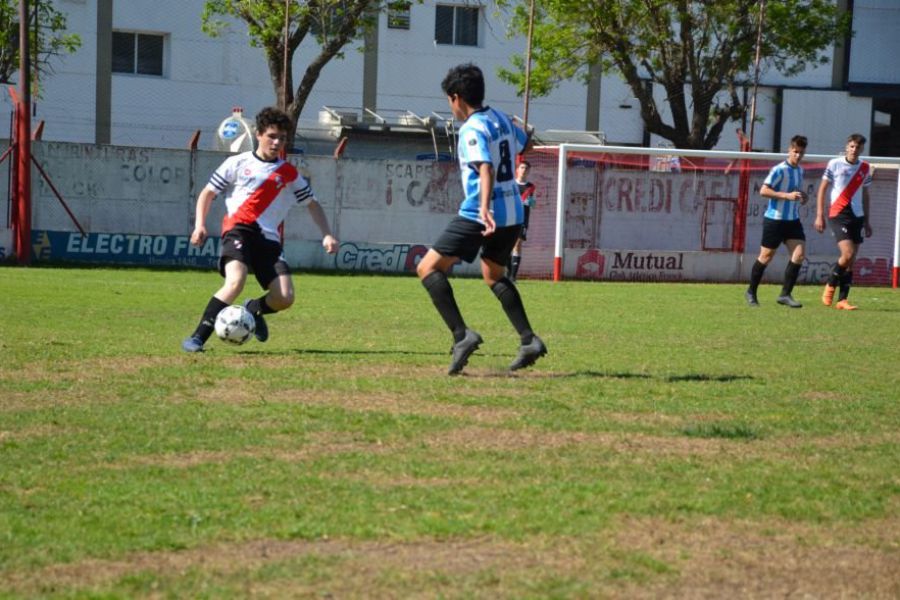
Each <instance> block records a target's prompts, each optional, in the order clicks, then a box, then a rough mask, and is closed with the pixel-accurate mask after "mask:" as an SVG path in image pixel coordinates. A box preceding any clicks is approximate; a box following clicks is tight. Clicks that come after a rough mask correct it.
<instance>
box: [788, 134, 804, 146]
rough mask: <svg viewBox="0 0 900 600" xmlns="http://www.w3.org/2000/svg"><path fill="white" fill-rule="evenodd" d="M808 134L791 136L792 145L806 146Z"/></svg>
mask: <svg viewBox="0 0 900 600" xmlns="http://www.w3.org/2000/svg"><path fill="white" fill-rule="evenodd" d="M806 144H807V141H806V136H805V135H795V136H794V137H792V138H791V146H796V147H798V148H806Z"/></svg>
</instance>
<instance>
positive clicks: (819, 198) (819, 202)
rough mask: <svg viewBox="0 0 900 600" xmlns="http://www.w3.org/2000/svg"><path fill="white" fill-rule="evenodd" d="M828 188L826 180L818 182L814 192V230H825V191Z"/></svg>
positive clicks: (820, 231)
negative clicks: (817, 188)
mask: <svg viewBox="0 0 900 600" xmlns="http://www.w3.org/2000/svg"><path fill="white" fill-rule="evenodd" d="M827 190H828V180H827V179H824V178H823V179H822V181H820V182H819V191H818V192H817V193H816V224H815V227H816V231H818V232H819V233H822V232H823V231H825V192H826V191H827Z"/></svg>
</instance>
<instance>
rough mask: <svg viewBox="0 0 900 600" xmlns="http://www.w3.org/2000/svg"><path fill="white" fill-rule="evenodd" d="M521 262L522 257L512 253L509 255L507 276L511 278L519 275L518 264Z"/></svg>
mask: <svg viewBox="0 0 900 600" xmlns="http://www.w3.org/2000/svg"><path fill="white" fill-rule="evenodd" d="M520 264H522V257H521V256H519V255H518V254H513V255H512V256H510V257H509V276H510V277H511V278H513V279H515V278H516V277H518V276H519V265H520Z"/></svg>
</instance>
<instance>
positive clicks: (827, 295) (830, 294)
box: [822, 283, 837, 306]
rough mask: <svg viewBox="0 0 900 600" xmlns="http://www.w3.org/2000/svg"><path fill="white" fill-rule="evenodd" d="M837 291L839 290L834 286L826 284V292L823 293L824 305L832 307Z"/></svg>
mask: <svg viewBox="0 0 900 600" xmlns="http://www.w3.org/2000/svg"><path fill="white" fill-rule="evenodd" d="M836 289H837V288H836V287H834V286H832V285H828V284H827V283H826V284H825V290H824V291H823V292H822V304H824V305H825V306H831V303H832V301H834V291H835V290H836Z"/></svg>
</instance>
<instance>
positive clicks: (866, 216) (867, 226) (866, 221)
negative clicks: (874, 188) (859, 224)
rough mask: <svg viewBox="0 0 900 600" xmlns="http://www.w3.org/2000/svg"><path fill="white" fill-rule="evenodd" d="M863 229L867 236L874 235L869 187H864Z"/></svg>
mask: <svg viewBox="0 0 900 600" xmlns="http://www.w3.org/2000/svg"><path fill="white" fill-rule="evenodd" d="M862 192H863V198H862V200H863V229H864V230H865V233H866V237H872V225H871V224H870V223H869V188H865V187H864V188H863V191H862Z"/></svg>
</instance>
